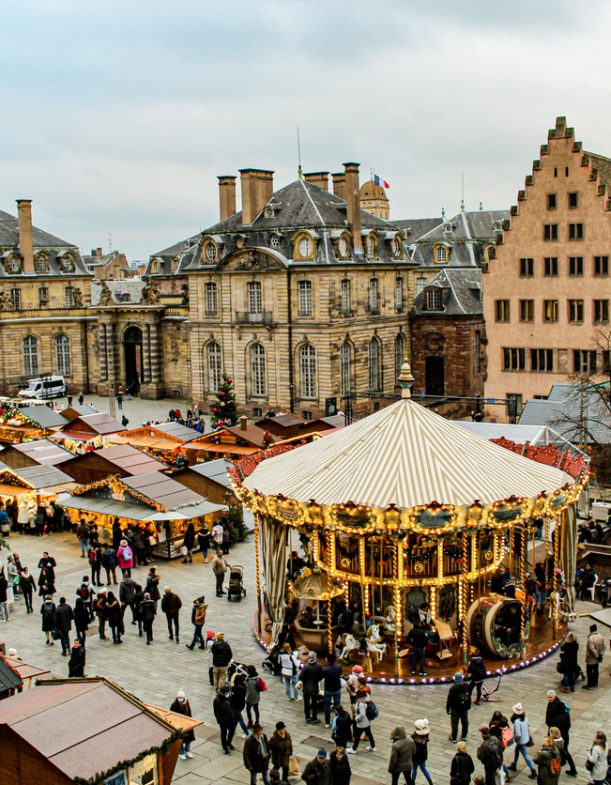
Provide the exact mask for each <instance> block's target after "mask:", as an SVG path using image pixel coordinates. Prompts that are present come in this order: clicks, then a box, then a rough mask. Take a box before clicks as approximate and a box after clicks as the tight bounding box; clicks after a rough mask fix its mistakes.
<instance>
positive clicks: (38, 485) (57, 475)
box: [11, 466, 74, 491]
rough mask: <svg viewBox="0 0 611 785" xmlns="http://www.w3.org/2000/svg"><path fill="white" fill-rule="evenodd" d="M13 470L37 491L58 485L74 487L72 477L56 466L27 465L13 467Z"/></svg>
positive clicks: (64, 487) (64, 488)
mask: <svg viewBox="0 0 611 785" xmlns="http://www.w3.org/2000/svg"><path fill="white" fill-rule="evenodd" d="M11 472H12V473H13V474H15V475H16V476H17V477H20V478H21V479H22V480H25V481H26V482H27V483H28V484H29V485H31V487H32V488H35V489H36V490H37V491H40V490H45V489H50V488H58V487H61V488H62V489H63V490H66V489H67V488H74V481H73V480H72V477H69V476H68V475H67V474H66V473H65V472H63V471H61V469H58V468H57V467H56V466H26V467H23V468H21V469H11Z"/></svg>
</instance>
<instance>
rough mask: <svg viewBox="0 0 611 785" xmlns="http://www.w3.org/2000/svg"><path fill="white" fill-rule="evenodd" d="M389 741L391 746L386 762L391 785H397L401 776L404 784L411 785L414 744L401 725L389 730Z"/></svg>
mask: <svg viewBox="0 0 611 785" xmlns="http://www.w3.org/2000/svg"><path fill="white" fill-rule="evenodd" d="M390 740H391V742H392V746H391V748H390V760H389V761H388V773H389V774H390V776H391V780H392V785H398V783H399V778H400V777H401V775H402V774H403V778H404V779H405V782H406V784H407V785H412V766H413V758H414V753H415V752H416V742H415V741H414V740H413V739H412V738H411V737H410V736H408V735H407V732H406V730H405V728H404V727H403V725H397V727H396V728H393V729H392V730H391V732H390Z"/></svg>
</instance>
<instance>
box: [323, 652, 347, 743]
mask: <svg viewBox="0 0 611 785" xmlns="http://www.w3.org/2000/svg"><path fill="white" fill-rule="evenodd" d="M336 660H337V655H336V654H328V655H327V665H325V666H324V668H323V669H322V677H323V682H324V692H325V728H330V727H331V702H333V705H334V706H335V707H337V706H339V705H340V703H341V697H342V666H341V665H338V664H337V662H336Z"/></svg>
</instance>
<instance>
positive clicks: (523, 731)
mask: <svg viewBox="0 0 611 785" xmlns="http://www.w3.org/2000/svg"><path fill="white" fill-rule="evenodd" d="M512 711H513V714H512V715H511V722H513V740H514V742H515V748H516V751H515V754H514V756H513V763H512V764H511V765H510V766H508V767H507V768H508V769H509V771H517V770H518V758H519V757H520V755H521V756H522V757H523V758H524V760H525V762H526V765H527V766H528V768H529V769H530V778H531V780H536V779H537V770H536V769H535V764H534V763H533V762H532V760H531V759H530V756H529V754H528V750H527V749H526V745H527V744H528V743H529V741H530V730H529V727H528V717H527V716H526V712H525V711H524V708H523V706H522V704H521V703H516V704H515V705H514V706H513V709H512Z"/></svg>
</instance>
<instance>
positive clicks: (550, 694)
mask: <svg viewBox="0 0 611 785" xmlns="http://www.w3.org/2000/svg"><path fill="white" fill-rule="evenodd" d="M545 724H546V725H547V727H548V730H549V728H558V730H559V731H560V735H561V736H562V741H563V742H564V754H565V755H566V762H567V763H568V764H569V768H568V769H567V770H566V774H568V775H569V776H570V777H576V776H577V769H576V768H575V761H574V760H573V758H572V756H571V753H570V752H569V741H570V737H569V730H570V729H571V715H570V714H569V712H568V709H567V707H566V704H565V703H564V701H561V700H560V698H559V697H558V696H557V695H556V691H555V690H548V691H547V708H546V710H545Z"/></svg>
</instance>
